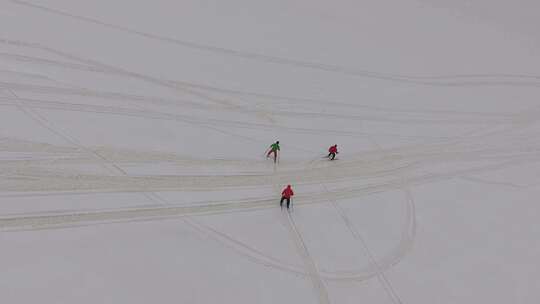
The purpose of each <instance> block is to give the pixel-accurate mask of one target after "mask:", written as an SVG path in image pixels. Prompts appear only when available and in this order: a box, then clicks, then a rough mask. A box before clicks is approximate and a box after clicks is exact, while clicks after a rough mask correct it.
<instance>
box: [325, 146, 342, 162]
mask: <svg viewBox="0 0 540 304" xmlns="http://www.w3.org/2000/svg"><path fill="white" fill-rule="evenodd" d="M338 153H339V152H338V151H337V145H333V146H331V147H330V148H328V156H327V157H328V158H330V160H334V158H336V154H338Z"/></svg>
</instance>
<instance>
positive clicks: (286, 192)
mask: <svg viewBox="0 0 540 304" xmlns="http://www.w3.org/2000/svg"><path fill="white" fill-rule="evenodd" d="M281 195H282V196H283V197H284V198H291V196H293V195H294V192H293V191H292V188H291V186H287V188H285V190H283V192H281Z"/></svg>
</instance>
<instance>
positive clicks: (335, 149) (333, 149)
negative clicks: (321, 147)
mask: <svg viewBox="0 0 540 304" xmlns="http://www.w3.org/2000/svg"><path fill="white" fill-rule="evenodd" d="M328 152H329V153H337V146H331V147H330V148H329V149H328Z"/></svg>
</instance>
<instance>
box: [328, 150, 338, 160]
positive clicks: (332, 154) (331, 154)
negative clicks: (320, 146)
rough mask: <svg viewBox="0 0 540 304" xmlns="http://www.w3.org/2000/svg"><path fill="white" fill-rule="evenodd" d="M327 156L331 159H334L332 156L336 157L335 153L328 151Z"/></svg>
mask: <svg viewBox="0 0 540 304" xmlns="http://www.w3.org/2000/svg"><path fill="white" fill-rule="evenodd" d="M327 157H328V158H330V159H331V160H334V158H336V153H332V152H330V153H328V156H327Z"/></svg>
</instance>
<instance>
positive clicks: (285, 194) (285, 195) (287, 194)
mask: <svg viewBox="0 0 540 304" xmlns="http://www.w3.org/2000/svg"><path fill="white" fill-rule="evenodd" d="M293 195H294V192H293V190H292V188H291V185H287V188H285V189H283V191H282V192H281V201H280V202H279V205H280V206H281V208H283V201H284V200H287V209H289V205H290V204H291V197H292V196H293Z"/></svg>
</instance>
